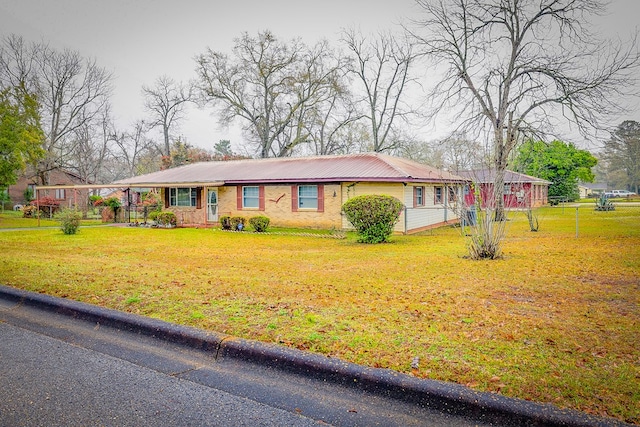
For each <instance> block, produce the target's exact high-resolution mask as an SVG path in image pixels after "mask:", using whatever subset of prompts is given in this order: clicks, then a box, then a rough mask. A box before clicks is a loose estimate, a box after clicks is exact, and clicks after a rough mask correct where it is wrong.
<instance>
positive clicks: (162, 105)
mask: <svg viewBox="0 0 640 427" xmlns="http://www.w3.org/2000/svg"><path fill="white" fill-rule="evenodd" d="M142 95H143V97H144V106H145V108H146V110H147V111H148V112H149V114H150V115H151V121H150V122H149V125H150V126H151V127H160V128H161V129H162V135H163V137H164V150H163V153H162V154H163V155H164V156H169V154H170V150H171V142H170V131H171V129H172V127H175V125H177V124H178V122H179V121H180V120H181V119H182V118H183V113H184V108H185V106H186V105H187V103H189V102H192V101H193V100H194V86H193V85H192V84H191V83H186V84H185V83H182V82H176V81H175V80H174V79H172V78H171V77H169V76H166V75H165V76H161V77H158V78H157V79H156V81H155V83H154V85H153V86H142Z"/></svg>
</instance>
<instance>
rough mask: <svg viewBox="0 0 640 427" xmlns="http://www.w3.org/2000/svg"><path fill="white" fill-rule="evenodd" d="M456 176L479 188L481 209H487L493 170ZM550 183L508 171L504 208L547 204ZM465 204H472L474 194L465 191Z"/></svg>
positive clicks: (505, 178)
mask: <svg viewBox="0 0 640 427" xmlns="http://www.w3.org/2000/svg"><path fill="white" fill-rule="evenodd" d="M458 174H459V175H460V176H462V177H464V178H467V179H468V180H470V181H472V183H473V185H474V186H479V188H480V199H481V201H482V205H481V207H482V208H485V207H487V201H490V200H493V183H494V180H495V177H496V173H495V170H493V169H479V170H472V171H460V172H458ZM549 184H551V182H550V181H547V180H544V179H541V178H536V177H534V176H529V175H525V174H522V173H518V172H513V171H510V170H507V171H505V174H504V190H503V191H504V192H503V198H504V207H505V208H507V209H518V208H535V207H538V206H543V205H546V204H547V196H548V193H549ZM464 198H465V202H466V204H467V205H468V206H471V205H473V204H474V192H473V191H470V189H469V188H466V189H465V195H464Z"/></svg>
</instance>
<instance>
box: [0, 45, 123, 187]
mask: <svg viewBox="0 0 640 427" xmlns="http://www.w3.org/2000/svg"><path fill="white" fill-rule="evenodd" d="M0 58H1V59H0V69H1V70H2V74H1V75H0V77H1V78H2V79H3V80H4V81H3V85H11V86H14V87H19V88H23V90H25V91H27V92H28V93H35V94H36V95H37V99H38V101H39V103H40V106H41V109H40V116H41V123H42V128H43V130H44V132H45V136H46V138H45V142H44V147H43V149H44V150H45V152H46V157H45V159H44V160H42V161H41V162H40V163H39V164H38V175H39V178H40V181H41V183H42V184H48V183H49V182H48V181H49V177H48V172H49V171H50V170H51V169H53V168H55V167H57V166H60V165H61V164H62V163H64V162H63V157H64V156H65V155H66V154H68V153H69V152H70V150H69V144H70V139H71V138H72V137H73V135H74V133H75V132H76V131H77V130H78V129H80V128H81V127H83V126H85V125H86V124H88V123H90V122H91V121H92V120H94V118H96V117H98V115H99V114H100V113H101V111H102V110H103V109H104V108H106V105H107V102H108V98H109V95H110V93H111V74H110V73H108V72H107V71H106V70H105V69H104V68H102V67H99V66H98V65H97V63H96V61H95V60H90V59H85V58H83V57H82V56H81V55H80V54H79V53H78V52H76V51H72V50H68V49H65V50H63V51H57V50H54V49H52V48H50V47H49V46H47V45H45V44H42V43H40V44H37V43H32V44H27V43H25V42H24V41H23V40H22V38H21V37H17V36H10V37H8V38H5V40H4V46H3V50H2V51H0Z"/></svg>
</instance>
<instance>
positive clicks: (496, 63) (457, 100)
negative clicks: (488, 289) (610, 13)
mask: <svg viewBox="0 0 640 427" xmlns="http://www.w3.org/2000/svg"><path fill="white" fill-rule="evenodd" d="M417 3H418V5H419V6H420V7H421V9H422V10H423V12H424V18H423V19H417V20H415V21H414V22H413V24H414V25H413V26H412V27H411V28H408V31H409V32H410V34H412V35H413V36H414V37H415V40H416V42H417V43H418V45H419V46H420V49H421V51H422V53H423V54H424V55H425V56H426V57H427V58H428V59H430V60H431V61H432V62H433V63H434V64H436V65H437V67H438V68H439V71H440V72H441V74H440V77H439V80H438V81H439V83H438V84H437V85H436V87H435V90H434V92H433V99H434V100H435V101H436V103H435V105H436V107H437V108H438V109H439V111H447V112H448V113H449V114H451V115H454V116H455V117H459V118H460V127H461V128H464V129H469V130H471V129H474V130H476V131H477V130H481V131H484V132H486V135H487V136H488V139H490V140H491V141H492V156H493V167H494V168H495V172H496V174H495V177H496V178H495V182H494V189H495V191H494V197H495V200H494V201H493V204H492V205H491V208H490V209H493V210H494V212H495V218H496V219H503V218H504V205H503V194H502V190H501V189H503V188H504V172H505V169H506V166H507V160H508V158H509V155H510V154H511V152H512V150H513V149H514V147H515V146H516V145H517V144H518V142H519V141H522V140H523V139H524V138H525V137H532V136H534V135H539V134H543V133H545V131H548V130H549V129H553V127H554V125H557V124H558V120H559V119H560V120H564V121H568V122H570V123H572V124H574V125H575V126H577V127H578V128H579V129H580V130H582V131H583V132H585V133H587V132H589V130H592V129H594V128H600V127H601V120H602V119H603V118H606V117H607V116H609V115H610V114H612V113H616V112H618V111H619V105H620V104H618V100H619V98H620V97H622V96H623V95H624V91H625V90H626V89H627V88H628V86H629V84H630V82H631V81H632V79H633V73H634V72H636V70H637V68H638V65H639V64H640V59H639V54H638V52H637V49H636V47H635V43H633V44H632V45H631V47H627V48H624V47H623V46H622V45H621V44H615V43H612V42H610V41H607V42H602V41H600V40H598V39H597V38H596V37H595V36H594V35H593V34H592V33H591V32H590V31H589V28H588V27H587V25H588V21H587V20H586V18H587V17H588V16H589V15H592V14H597V13H601V12H602V11H603V10H604V8H603V3H602V2H601V1H600V0H539V1H531V0H439V1H427V0H417ZM492 229H493V228H492V227H490V226H487V227H486V230H487V232H488V233H491V230H492ZM496 239H498V240H499V239H501V236H500V235H499V234H498V235H496V236H490V235H488V234H487V235H485V236H483V237H482V238H481V239H478V241H480V242H482V241H484V242H486V243H487V244H489V243H490V244H491V245H492V248H493V247H494V246H495V247H496V248H497V251H498V253H497V254H496V253H494V252H493V250H490V251H482V250H481V251H479V252H480V253H483V254H484V253H487V256H488V257H495V256H499V251H500V246H499V245H494V242H495V240H496Z"/></svg>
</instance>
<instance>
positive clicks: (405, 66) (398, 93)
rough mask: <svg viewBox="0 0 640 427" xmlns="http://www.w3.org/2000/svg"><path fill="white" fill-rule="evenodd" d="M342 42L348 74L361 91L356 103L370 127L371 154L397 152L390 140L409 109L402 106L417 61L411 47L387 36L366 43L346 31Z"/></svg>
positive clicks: (382, 35)
mask: <svg viewBox="0 0 640 427" xmlns="http://www.w3.org/2000/svg"><path fill="white" fill-rule="evenodd" d="M342 41H343V43H345V44H346V46H347V48H348V50H349V52H350V53H351V55H352V57H353V62H352V63H351V65H352V66H351V69H350V72H351V73H352V74H353V75H354V76H355V77H356V81H357V82H358V83H359V85H360V86H361V88H362V93H363V96H362V98H361V99H359V103H360V104H362V106H363V107H362V108H363V111H364V113H363V115H364V117H365V118H366V120H367V121H368V122H369V124H370V127H371V137H372V147H371V148H372V151H376V152H381V151H389V150H393V149H395V148H398V147H397V146H398V141H397V140H394V139H393V138H392V135H393V130H394V126H397V122H398V120H405V121H406V120H407V118H408V115H409V114H410V113H412V109H411V108H410V107H409V106H408V104H407V103H406V102H405V99H406V97H407V95H408V90H409V86H410V84H411V83H413V82H414V81H415V79H414V78H412V77H411V75H410V69H411V66H412V65H413V63H414V60H415V58H416V56H415V54H414V53H413V47H412V45H411V43H409V42H408V40H406V39H405V38H400V39H398V38H397V37H395V36H393V35H391V34H389V33H380V34H378V36H377V37H376V38H375V39H372V40H371V39H370V40H367V39H366V38H365V37H364V36H363V35H361V34H359V33H356V31H354V30H345V31H343V33H342Z"/></svg>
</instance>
